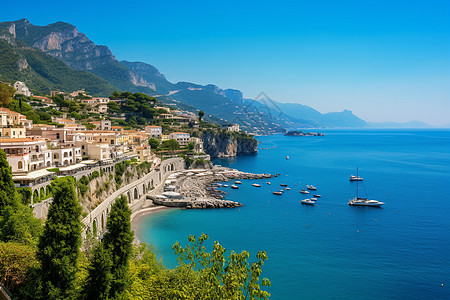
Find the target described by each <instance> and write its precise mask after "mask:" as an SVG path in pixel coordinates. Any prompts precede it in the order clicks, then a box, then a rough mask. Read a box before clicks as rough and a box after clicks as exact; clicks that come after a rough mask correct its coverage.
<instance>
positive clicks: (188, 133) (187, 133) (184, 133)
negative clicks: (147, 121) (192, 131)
mask: <svg viewBox="0 0 450 300" xmlns="http://www.w3.org/2000/svg"><path fill="white" fill-rule="evenodd" d="M172 133H175V134H189V133H186V132H172ZM172 133H171V134H172Z"/></svg>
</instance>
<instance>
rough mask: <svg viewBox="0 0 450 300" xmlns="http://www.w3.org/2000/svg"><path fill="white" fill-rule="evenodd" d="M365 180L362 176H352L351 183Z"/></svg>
mask: <svg viewBox="0 0 450 300" xmlns="http://www.w3.org/2000/svg"><path fill="white" fill-rule="evenodd" d="M363 179H364V178H362V177H360V176H358V175H357V176H355V175H350V181H363Z"/></svg>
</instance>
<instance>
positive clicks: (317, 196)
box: [313, 194, 322, 198]
mask: <svg viewBox="0 0 450 300" xmlns="http://www.w3.org/2000/svg"><path fill="white" fill-rule="evenodd" d="M313 197H316V198H322V196H321V195H316V194H314V195H313Z"/></svg>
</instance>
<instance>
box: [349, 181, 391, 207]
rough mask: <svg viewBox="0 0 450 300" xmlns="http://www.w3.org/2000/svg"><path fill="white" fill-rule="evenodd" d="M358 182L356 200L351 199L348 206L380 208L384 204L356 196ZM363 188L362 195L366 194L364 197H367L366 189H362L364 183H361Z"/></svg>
mask: <svg viewBox="0 0 450 300" xmlns="http://www.w3.org/2000/svg"><path fill="white" fill-rule="evenodd" d="M358 181H360V180H356V198H353V199H351V200H350V201H349V202H348V205H351V206H373V207H380V206H381V205H383V204H385V203H384V202H381V201H378V200H369V198H362V197H359V196H358ZM363 188H364V193H365V194H366V197H367V193H366V188H365V187H364V183H363Z"/></svg>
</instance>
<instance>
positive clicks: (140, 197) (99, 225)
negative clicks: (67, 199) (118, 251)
mask: <svg viewBox="0 0 450 300" xmlns="http://www.w3.org/2000/svg"><path fill="white" fill-rule="evenodd" d="M184 168H185V163H184V159H183V158H179V157H177V158H170V159H167V160H163V161H162V162H161V165H160V166H159V169H155V170H153V171H151V172H150V173H148V174H146V175H144V176H143V177H142V178H140V179H138V180H136V181H134V182H132V183H130V184H128V185H126V186H124V187H122V188H120V189H118V190H117V191H115V192H114V193H113V194H112V195H110V196H109V197H108V198H106V199H105V200H104V201H103V202H102V203H100V205H99V206H97V207H96V208H95V209H94V210H93V211H91V212H90V213H89V214H88V215H87V216H86V217H85V218H84V219H83V224H84V226H85V228H84V230H83V235H85V234H86V232H88V231H89V232H91V233H94V232H96V234H97V235H100V234H101V233H103V232H104V231H105V230H106V220H107V218H108V216H109V212H110V211H111V206H112V205H113V203H114V202H115V201H116V199H117V198H119V197H120V196H121V195H124V196H125V197H126V198H127V201H128V206H130V209H131V212H132V213H133V212H135V211H137V210H139V209H140V208H141V207H142V205H143V204H144V201H145V199H146V195H147V193H148V192H149V191H150V190H152V189H153V188H155V187H156V186H157V185H159V184H161V183H164V182H163V181H164V179H165V178H166V176H167V175H169V174H170V173H172V172H175V171H180V170H184Z"/></svg>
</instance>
